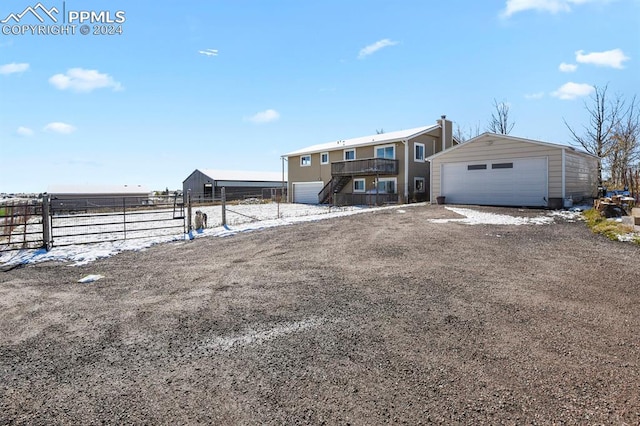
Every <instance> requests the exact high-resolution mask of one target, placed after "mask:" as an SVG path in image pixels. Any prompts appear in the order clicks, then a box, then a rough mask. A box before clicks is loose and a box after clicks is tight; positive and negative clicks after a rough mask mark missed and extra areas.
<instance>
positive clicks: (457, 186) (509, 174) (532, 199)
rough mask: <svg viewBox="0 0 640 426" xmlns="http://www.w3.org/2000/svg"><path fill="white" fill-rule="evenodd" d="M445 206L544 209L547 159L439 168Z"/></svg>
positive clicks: (492, 161)
mask: <svg viewBox="0 0 640 426" xmlns="http://www.w3.org/2000/svg"><path fill="white" fill-rule="evenodd" d="M441 178H442V195H444V196H445V197H446V199H445V201H446V202H447V204H449V203H452V204H479V205H495V206H530V207H545V206H546V205H547V201H546V198H547V158H546V157H540V158H523V159H510V160H487V161H474V162H464V163H445V164H443V165H442V176H441Z"/></svg>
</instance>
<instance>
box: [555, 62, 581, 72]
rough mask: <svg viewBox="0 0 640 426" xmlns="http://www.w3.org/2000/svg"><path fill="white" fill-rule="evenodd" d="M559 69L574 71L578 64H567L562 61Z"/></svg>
mask: <svg viewBox="0 0 640 426" xmlns="http://www.w3.org/2000/svg"><path fill="white" fill-rule="evenodd" d="M558 69H559V70H560V71H562V72H574V71H575V70H577V69H578V66H577V65H576V64H567V63H565V62H563V63H561V64H560V66H559V67H558Z"/></svg>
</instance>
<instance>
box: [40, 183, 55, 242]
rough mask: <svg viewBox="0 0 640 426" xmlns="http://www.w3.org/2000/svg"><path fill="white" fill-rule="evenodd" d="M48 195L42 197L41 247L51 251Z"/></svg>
mask: <svg viewBox="0 0 640 426" xmlns="http://www.w3.org/2000/svg"><path fill="white" fill-rule="evenodd" d="M49 206H50V205H49V194H44V195H43V196H42V246H43V247H44V248H45V250H47V251H49V250H51V245H52V243H53V241H51V214H50V211H49Z"/></svg>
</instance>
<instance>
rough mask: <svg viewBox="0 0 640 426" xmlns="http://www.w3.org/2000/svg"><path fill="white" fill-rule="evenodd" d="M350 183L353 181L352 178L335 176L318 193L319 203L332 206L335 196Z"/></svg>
mask: <svg viewBox="0 0 640 426" xmlns="http://www.w3.org/2000/svg"><path fill="white" fill-rule="evenodd" d="M349 181H351V176H333V177H332V178H331V180H330V181H329V182H327V184H326V185H325V186H324V188H322V190H321V191H320V192H319V193H318V201H319V202H320V204H332V203H333V194H335V193H337V192H340V191H342V189H343V188H344V187H345V186H347V184H348V183H349Z"/></svg>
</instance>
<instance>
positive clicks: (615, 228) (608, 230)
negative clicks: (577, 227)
mask: <svg viewBox="0 0 640 426" xmlns="http://www.w3.org/2000/svg"><path fill="white" fill-rule="evenodd" d="M582 215H583V216H584V219H585V221H586V222H587V226H588V227H589V229H591V231H592V232H593V233H595V234H600V235H604V236H605V237H607V238H609V239H610V240H613V241H619V236H620V235H626V234H630V233H633V228H632V227H630V226H628V225H624V224H622V223H620V222H616V221H614V220H610V219H607V218H606V217H603V216H602V215H601V214H600V212H599V211H597V210H596V209H590V210H587V211H585V212H584V213H582ZM633 241H634V242H635V243H636V244H640V237H634V238H633Z"/></svg>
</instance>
